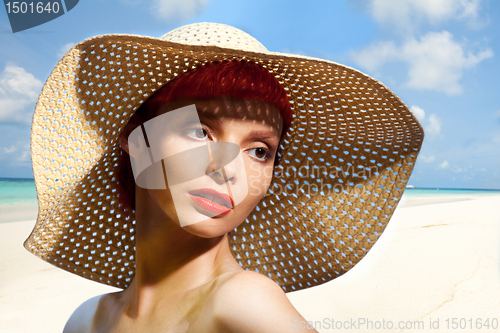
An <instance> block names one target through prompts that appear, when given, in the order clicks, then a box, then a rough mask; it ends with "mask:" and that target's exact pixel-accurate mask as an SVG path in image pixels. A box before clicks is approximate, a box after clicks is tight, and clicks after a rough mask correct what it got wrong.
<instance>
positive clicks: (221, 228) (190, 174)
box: [121, 97, 283, 237]
mask: <svg viewBox="0 0 500 333" xmlns="http://www.w3.org/2000/svg"><path fill="white" fill-rule="evenodd" d="M282 127H283V121H282V118H281V115H280V113H279V111H278V109H277V108H276V107H275V106H274V105H272V104H269V103H267V102H262V101H256V100H244V99H237V98H231V97H218V98H211V99H204V100H192V99H180V100H176V101H174V102H172V103H168V104H166V105H164V106H163V107H161V108H159V109H158V111H157V112H156V114H155V115H154V117H153V118H152V119H151V120H149V121H147V122H145V123H144V124H143V125H142V126H141V127H139V128H136V129H135V130H134V131H133V132H132V134H131V135H130V136H129V138H128V142H126V145H127V152H129V154H130V156H131V161H132V165H133V168H134V167H135V170H134V171H137V170H139V172H137V173H136V172H134V175H135V178H136V184H137V185H138V189H137V192H136V202H137V204H138V205H139V207H136V210H137V211H138V212H140V211H141V210H148V211H150V212H154V214H155V215H154V218H156V219H160V220H164V221H165V223H172V222H173V223H175V224H176V225H177V226H180V227H183V228H184V229H185V230H186V231H188V232H190V233H192V234H195V235H198V236H202V237H216V236H220V235H223V234H225V233H227V232H229V231H231V230H232V229H234V228H235V227H237V226H238V225H239V224H240V223H242V222H243V221H244V220H245V218H246V217H247V216H248V214H249V213H250V212H251V211H252V210H253V209H254V208H255V206H256V205H257V203H258V202H259V201H260V199H261V198H262V197H263V196H264V194H265V193H266V192H267V190H268V188H269V185H270V183H271V179H272V175H273V166H274V159H275V156H276V151H277V149H278V146H279V142H280V137H281V131H282ZM134 133H135V134H136V136H135V137H134V136H133V134H134ZM141 135H142V136H143V139H138V138H140V137H141ZM141 140H142V141H141ZM121 142H122V140H121ZM122 146H123V144H122ZM139 188H141V189H143V190H140V189H139ZM137 196H144V197H147V198H148V199H147V200H144V199H145V198H144V197H141V198H138V197H137ZM149 216H151V214H150V215H149Z"/></svg>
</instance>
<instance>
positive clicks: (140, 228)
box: [25, 24, 423, 332]
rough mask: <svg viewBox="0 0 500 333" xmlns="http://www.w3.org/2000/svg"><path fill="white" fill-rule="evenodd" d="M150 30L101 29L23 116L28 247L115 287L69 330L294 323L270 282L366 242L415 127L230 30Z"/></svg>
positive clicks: (392, 191) (352, 89)
mask: <svg viewBox="0 0 500 333" xmlns="http://www.w3.org/2000/svg"><path fill="white" fill-rule="evenodd" d="M165 39H166V40H158V39H153V38H147V37H133V36H113V35H110V36H99V37H96V38H94V39H90V40H87V41H85V42H83V43H81V44H79V45H77V46H75V48H74V49H73V50H71V51H70V52H69V53H68V54H67V55H66V56H65V57H64V58H63V60H62V61H61V62H60V63H59V64H58V66H56V69H55V70H54V71H53V73H52V74H51V77H50V78H49V80H48V82H47V83H46V86H45V87H44V90H43V91H42V94H41V97H40V99H39V102H38V104H37V110H36V111H35V116H34V125H33V132H32V159H33V164H34V173H35V182H36V184H37V191H38V194H39V203H40V204H39V205H40V209H39V211H40V213H39V217H38V221H37V225H36V227H35V230H34V231H33V233H32V235H31V236H30V238H29V239H28V240H27V242H26V243H25V246H26V247H27V248H28V249H29V250H30V251H32V252H34V253H35V254H37V255H39V256H40V257H42V258H44V259H45V260H47V261H49V262H52V263H53V264H55V265H58V266H59V267H61V268H64V269H66V270H68V271H72V272H74V273H76V274H79V275H81V276H84V277H87V278H90V279H93V280H95V281H99V282H103V283H107V284H110V285H114V286H120V287H123V288H126V289H125V290H124V291H123V292H120V293H116V294H110V295H105V296H102V297H99V298H95V299H91V300H89V301H88V302H86V303H84V304H83V305H82V306H81V307H80V308H79V309H78V310H77V311H76V312H75V313H74V315H73V316H72V317H71V319H70V320H69V322H68V324H67V326H66V331H68V332H71V331H116V332H118V331H127V330H130V331H141V330H143V331H145V330H148V331H151V330H153V331H157V330H158V331H172V332H176V331H179V332H200V331H201V332H211V331H214V332H225V331H228V332H240V331H241V332H246V331H249V332H254V331H272V332H281V331H292V329H293V326H292V322H294V323H297V322H304V319H303V318H302V317H301V316H300V315H299V314H298V313H297V311H296V310H295V309H294V308H293V306H292V305H291V304H290V303H289V302H288V300H287V298H286V296H285V295H284V293H283V292H282V290H284V291H291V290H298V289H303V288H307V287H309V286H313V285H317V284H321V283H324V282H326V281H329V280H331V279H333V278H335V277H336V276H339V275H341V274H343V273H344V272H346V271H347V270H349V269H350V268H351V267H352V266H353V265H355V264H356V263H357V262H358V261H359V260H360V259H361V258H362V256H363V255H364V254H365V253H366V252H367V251H368V250H369V248H370V247H371V246H372V244H373V243H374V241H375V240H376V239H377V238H378V237H379V236H380V233H381V232H382V231H383V229H384V228H385V226H386V224H387V222H388V220H389V218H390V216H391V215H392V212H393V211H394V209H395V207H396V205H397V202H398V201H399V199H400V197H401V194H402V191H403V190H404V185H405V183H406V181H407V179H408V177H409V175H410V173H411V170H412V168H413V164H414V161H415V159H416V156H417V154H418V151H419V149H420V145H421V142H422V139H423V131H422V129H421V126H420V124H419V123H418V121H417V120H416V119H415V117H414V116H413V115H412V114H411V112H410V111H409V110H408V108H407V107H406V106H405V105H404V104H403V103H402V102H401V101H400V100H399V99H398V98H397V97H396V96H395V95H394V94H393V93H392V92H390V91H389V90H387V88H385V87H384V86H383V85H381V84H380V83H378V82H377V81H375V80H373V79H371V78H369V77H367V76H366V75H364V74H361V73H359V72H357V71H355V70H352V69H349V68H346V67H344V66H342V65H338V64H334V63H329V62H326V61H323V60H318V59H309V58H306V57H298V56H288V55H281V54H273V53H270V52H267V50H266V49H265V48H264V47H263V46H262V45H261V44H260V43H258V42H257V41H256V40H255V39H253V38H252V37H250V36H249V35H247V34H245V33H243V32H241V31H239V30H237V29H234V28H231V27H227V26H223V25H215V24H199V25H191V26H187V27H183V28H180V29H177V30H174V31H173V32H171V33H169V34H168V35H167V36H166V37H165ZM207 63H209V64H208V65H204V64H207ZM210 63H211V64H210ZM220 64H222V65H223V66H226V65H227V64H230V65H233V64H236V65H235V66H236V67H238V66H241V65H243V67H244V68H245V67H249V68H252V69H251V71H259V72H260V73H261V74H262V75H261V76H262V77H267V78H266V79H264V80H263V81H265V82H266V85H262V84H261V83H262V82H261V81H262V80H257V81H251V80H250V81H249V82H250V83H249V85H246V83H247V81H246V78H247V77H250V76H252V75H249V74H248V73H245V74H244V75H243V74H241V73H242V71H243V72H245V70H244V68H241V67H240V68H238V69H237V70H236V69H232V70H228V71H224V70H222V69H219V68H218V67H217V70H216V71H215V75H212V76H210V75H205V74H206V73H204V71H205V70H206V69H207V68H208V69H210V68H213V67H212V66H220ZM262 69H264V71H262ZM266 71H267V72H266ZM197 73H201V74H200V77H201V78H202V79H199V77H198V78H197V76H198V75H197ZM231 73H232V74H233V75H232V74H231ZM217 74H220V75H217ZM267 74H270V75H267ZM231 75H232V78H231ZM270 76H272V77H274V78H275V79H274V81H275V82H272V81H273V80H269V77H270ZM206 78H209V79H206ZM276 80H277V81H276ZM212 82H216V83H215V86H217V87H218V89H219V90H218V91H215V92H214V91H213V90H211V89H209V88H208V87H209V86H211V85H210V84H209V83H212ZM270 82H271V83H270ZM252 84H253V85H252ZM162 86H163V88H162V89H160V90H158V89H159V88H160V87H162ZM225 87H229V88H231V87H235V89H234V91H230V92H229V91H227V90H225V89H226V88H225ZM281 87H282V88H281ZM229 88H228V89H229ZM221 89H222V90H221ZM261 90H265V91H268V92H271V93H267V94H264V95H265V96H262V94H261ZM156 91H158V92H157V93H156V94H154V95H153V96H152V97H151V98H149V99H148V97H150V96H151V95H152V94H153V93H154V92H156ZM255 92H258V94H256V93H255ZM280 96H281V97H280ZM286 97H287V98H288V99H289V103H290V104H287V103H285V101H286ZM145 100H147V101H146V102H144V101H145ZM141 105H142V106H141ZM193 105H194V109H193V107H192V106H193ZM139 106H140V108H139ZM135 110H137V112H135ZM179 110H180V111H179ZM190 110H191V112H190ZM194 110H196V111H194ZM289 110H292V112H293V121H291V119H290V114H291V113H292V112H290V111H289ZM181 111H182V112H181ZM193 111H194V112H193ZM172 115H175V116H172ZM186 115H190V116H189V117H188V116H186ZM183 117H184V118H183ZM165 119H167V120H165ZM127 124H128V125H127ZM287 127H290V129H289V130H288V131H287V129H286V128H287ZM166 128H167V129H168V130H166V131H165V130H164V129H166ZM136 129H137V130H136ZM162 129H163V130H162ZM134 133H135V134H134ZM235 146H236V147H238V148H239V149H234V147H235ZM122 149H123V150H124V151H125V152H126V153H128V154H130V157H131V162H132V163H131V167H132V173H130V170H129V173H128V176H126V175H127V171H126V167H124V163H123V156H125V157H126V158H128V156H129V155H126V154H123V153H122ZM41 153H44V155H43V156H42V155H41ZM276 157H278V159H275V158H276ZM200 161H201V162H200ZM273 164H276V165H275V169H274V171H275V172H274V176H275V177H274V179H272V178H273V177H272V176H273V169H272V166H273ZM195 165H201V166H200V167H195ZM124 169H125V170H124ZM200 170H203V172H200ZM124 175H125V176H124ZM127 178H128V181H127ZM132 179H135V181H136V182H137V185H138V186H134V185H133V186H131V187H130V186H127V184H133V183H132ZM162 179H163V183H162ZM245 180H246V181H245ZM118 184H120V185H118ZM245 184H246V186H244V185H245ZM134 189H135V194H134V193H132V192H133V190H134ZM268 189H269V190H268ZM247 193H248V194H247ZM134 198H135V202H134V200H133V199H134ZM247 216H248V218H247ZM245 218H247V219H246V221H244V220H245ZM234 228H236V229H235V230H234V231H231V230H233V229H234ZM134 246H135V249H134ZM134 250H135V251H134ZM242 267H243V268H247V269H251V270H254V271H256V272H259V273H255V272H250V271H246V270H243V269H242ZM260 273H263V274H265V275H267V276H268V277H266V276H264V275H262V274H260ZM272 280H274V281H275V282H277V283H278V284H279V286H278V284H276V283H274V282H273V281H272ZM280 286H281V288H280ZM307 329H308V328H307V327H305V328H304V330H307ZM313 331H314V330H313Z"/></svg>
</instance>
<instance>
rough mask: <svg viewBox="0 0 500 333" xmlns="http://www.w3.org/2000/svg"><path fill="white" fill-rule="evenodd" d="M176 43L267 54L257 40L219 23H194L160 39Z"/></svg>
mask: <svg viewBox="0 0 500 333" xmlns="http://www.w3.org/2000/svg"><path fill="white" fill-rule="evenodd" d="M160 38H161V39H164V40H168V41H171V42H176V43H183V44H189V45H206V46H218V47H224V48H229V49H236V50H242V51H250V52H268V51H267V49H266V47H265V46H264V45H262V44H261V43H260V42H259V41H258V40H257V39H255V38H253V37H252V36H250V35H249V34H247V33H246V32H244V31H241V30H240V29H237V28H234V27H231V26H229V25H226V24H220V23H207V22H204V23H195V24H189V25H185V26H183V27H180V28H177V29H175V30H172V31H170V32H168V33H166V34H165V35H163V36H161V37H160Z"/></svg>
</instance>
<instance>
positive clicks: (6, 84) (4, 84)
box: [0, 64, 42, 124]
mask: <svg viewBox="0 0 500 333" xmlns="http://www.w3.org/2000/svg"><path fill="white" fill-rule="evenodd" d="M41 87H42V82H41V81H40V80H38V79H37V78H35V76H33V74H31V73H28V72H26V70H25V69H24V68H22V67H18V66H16V65H13V64H10V65H7V66H6V67H5V69H4V70H3V72H1V73H0V122H11V123H26V124H28V123H30V122H31V112H25V110H24V109H25V108H26V107H27V106H28V105H30V104H33V103H34V102H36V100H37V97H38V94H39V92H40V88H41ZM30 111H32V110H30Z"/></svg>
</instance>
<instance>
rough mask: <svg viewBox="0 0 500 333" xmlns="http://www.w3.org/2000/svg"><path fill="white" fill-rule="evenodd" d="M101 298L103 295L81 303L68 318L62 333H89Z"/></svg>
mask: <svg viewBox="0 0 500 333" xmlns="http://www.w3.org/2000/svg"><path fill="white" fill-rule="evenodd" d="M102 296H104V295H99V296H95V297H92V298H91V299H88V300H86V301H85V302H83V303H82V304H81V305H80V306H79V307H78V308H77V309H76V310H75V311H74V312H73V314H72V315H71V317H69V319H68V322H67V323H66V325H65V326H64V331H63V333H87V332H91V331H92V323H93V321H94V316H95V313H96V310H97V307H98V306H99V301H100V300H101V297H102Z"/></svg>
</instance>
